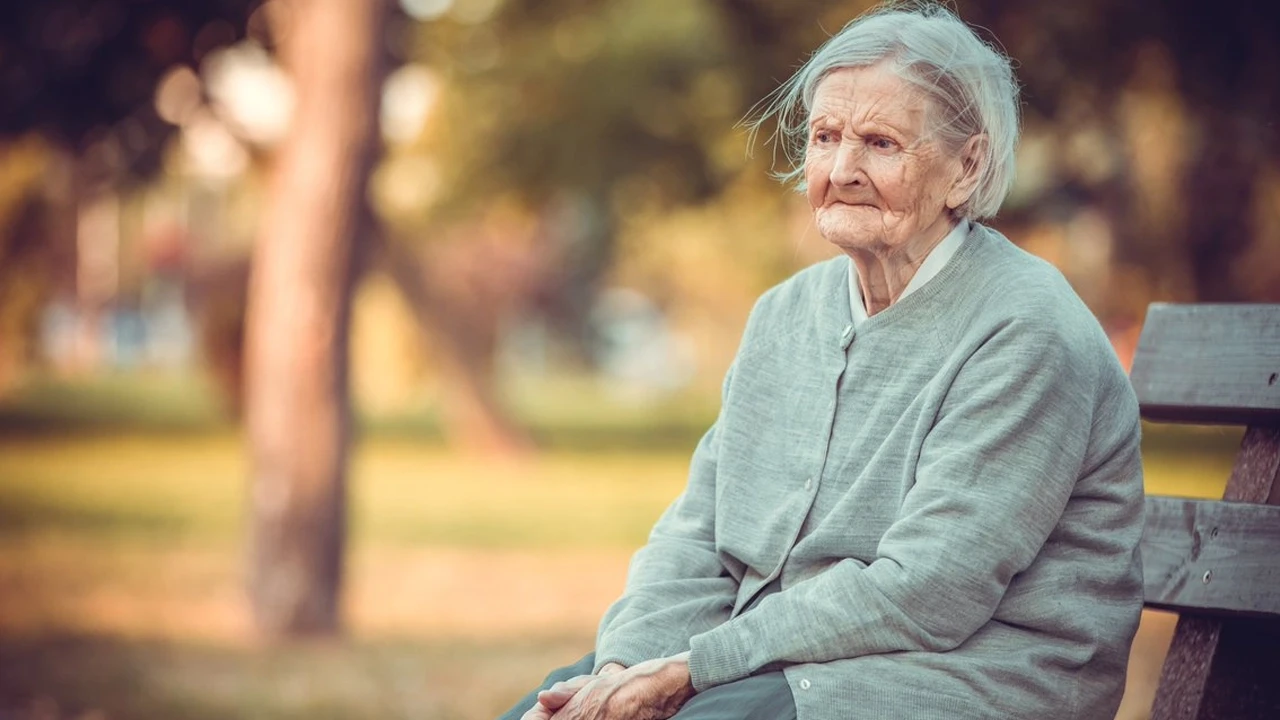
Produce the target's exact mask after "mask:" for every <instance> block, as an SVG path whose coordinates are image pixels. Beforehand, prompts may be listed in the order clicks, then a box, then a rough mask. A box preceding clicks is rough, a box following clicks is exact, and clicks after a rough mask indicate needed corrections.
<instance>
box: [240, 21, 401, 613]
mask: <svg viewBox="0 0 1280 720" xmlns="http://www.w3.org/2000/svg"><path fill="white" fill-rule="evenodd" d="M286 8H287V10H286V15H285V19H286V20H287V23H286V27H284V28H283V32H282V33H281V35H282V37H280V42H281V58H282V62H283V64H284V66H285V68H286V70H287V71H288V72H289V73H290V74H291V75H292V77H293V80H294V88H295V92H296V102H295V105H294V122H293V128H292V131H291V133H290V134H289V136H288V138H287V139H286V140H285V141H284V142H283V144H282V145H281V147H280V149H279V152H278V155H277V156H276V158H275V165H274V166H273V168H272V177H271V184H270V187H269V189H268V192H269V193H270V194H269V198H268V202H267V204H266V209H265V213H264V216H263V219H262V224H261V227H260V230H259V235H258V238H257V242H256V245H255V247H254V252H253V265H252V270H251V277H250V283H249V300H248V314H247V317H246V348H245V350H246V357H245V362H246V377H245V382H246V393H247V395H246V399H245V412H246V421H247V428H248V434H249V446H250V463H251V465H250V472H251V473H252V501H251V503H252V514H253V518H252V523H251V533H252V537H251V559H250V578H249V591H250V597H251V601H252V607H253V618H254V622H255V624H256V626H257V628H258V629H259V631H261V632H262V633H264V634H266V635H267V636H272V637H280V636H292V635H304V634H328V633H333V632H336V631H337V630H338V629H339V597H340V588H341V583H342V574H343V573H342V569H343V559H342V553H343V545H344V540H345V535H346V517H345V504H346V487H345V473H346V461H347V444H348V438H349V434H350V408H349V405H348V387H347V385H348V381H347V375H348V372H347V361H348V360H347V345H348V332H349V327H348V326H349V320H350V316H351V296H352V287H353V284H354V279H355V275H356V264H357V263H356V237H357V233H358V230H359V213H360V208H361V205H362V203H363V199H364V193H365V186H366V183H367V181H368V177H369V172H370V169H371V166H372V164H373V161H374V159H375V156H376V152H377V148H378V140H377V130H378V124H377V112H378V102H379V98H380V95H381V80H382V77H383V71H384V68H383V67H382V66H383V64H384V63H383V60H382V58H383V55H384V53H383V52H382V50H381V43H382V37H381V36H382V33H383V30H384V27H385V21H386V18H387V1H386V0H359V2H352V1H351V0H289V2H288V4H287V6H286Z"/></svg>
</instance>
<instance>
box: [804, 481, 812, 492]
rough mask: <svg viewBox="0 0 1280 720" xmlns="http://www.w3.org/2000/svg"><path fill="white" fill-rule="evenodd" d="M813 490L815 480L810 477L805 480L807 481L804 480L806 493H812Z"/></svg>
mask: <svg viewBox="0 0 1280 720" xmlns="http://www.w3.org/2000/svg"><path fill="white" fill-rule="evenodd" d="M812 489H813V478H811V477H809V478H805V479H804V491H805V492H809V491H810V490H812Z"/></svg>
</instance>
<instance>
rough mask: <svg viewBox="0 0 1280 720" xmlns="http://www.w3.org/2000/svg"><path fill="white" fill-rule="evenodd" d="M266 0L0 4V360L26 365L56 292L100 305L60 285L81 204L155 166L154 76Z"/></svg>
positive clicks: (71, 274) (236, 29)
mask: <svg viewBox="0 0 1280 720" xmlns="http://www.w3.org/2000/svg"><path fill="white" fill-rule="evenodd" d="M261 2H262V0H213V1H210V2H182V3H162V2H132V1H129V0H42V1H41V2H27V3H23V2H7V3H3V4H0V153H2V154H3V158H2V159H0V165H4V166H5V167H4V169H0V173H3V174H4V175H5V181H6V184H7V185H8V187H6V188H5V189H4V191H3V192H4V193H5V194H6V195H7V196H8V199H9V200H12V202H0V287H2V288H5V290H4V291H3V292H2V293H0V303H3V306H4V308H5V310H4V313H3V316H4V319H3V321H0V347H3V348H7V350H6V352H4V353H0V355H6V358H7V359H4V360H0V365H5V364H6V363H7V364H9V365H10V366H12V365H13V364H15V363H18V362H20V361H21V359H15V358H14V357H13V356H14V354H15V352H16V351H15V350H14V349H15V348H24V347H26V346H27V345H28V344H29V343H28V340H29V338H30V337H31V336H32V334H33V333H34V328H35V325H36V314H37V313H38V312H39V311H40V309H41V308H42V307H43V306H44V305H45V304H46V303H47V301H48V300H49V298H50V296H51V295H52V293H53V292H54V291H55V289H61V290H64V291H72V292H76V293H77V294H78V295H79V299H80V302H81V305H82V307H81V311H82V312H83V313H85V314H86V315H93V314H95V313H96V312H97V311H98V310H99V309H100V307H99V306H100V304H101V303H102V302H103V300H104V299H103V298H102V297H100V296H99V294H96V293H92V292H87V291H86V288H82V287H63V288H56V287H55V286H58V285H76V284H77V282H78V279H77V278H78V277H79V276H78V275H77V273H76V272H75V271H74V270H68V269H67V266H71V267H72V268H74V265H75V264H76V263H77V254H78V248H77V237H76V234H77V227H76V223H77V219H78V217H79V215H80V213H81V211H82V210H83V209H85V208H86V207H88V206H90V205H92V204H93V203H94V202H95V201H97V200H98V199H99V198H100V196H103V195H106V194H110V193H113V192H116V191H118V189H119V188H121V187H123V186H128V185H130V184H133V183H135V182H138V181H140V180H144V179H147V178H149V177H151V176H152V174H154V173H155V172H156V171H157V170H158V169H159V167H160V157H161V149H162V148H163V147H164V145H165V141H166V140H167V138H168V137H170V135H171V134H172V131H173V129H174V128H173V127H172V126H171V125H169V124H167V123H165V122H164V121H163V120H161V119H160V118H159V117H158V115H157V114H156V110H155V107H154V104H153V102H152V100H153V96H154V92H155V87H156V83H157V81H158V80H159V79H160V77H161V76H162V75H163V74H164V73H165V72H166V71H167V70H169V69H170V68H171V67H172V66H174V65H175V64H190V65H195V64H197V63H198V62H199V61H200V60H201V58H203V57H204V56H205V55H206V54H208V53H209V52H210V51H212V50H214V49H216V48H218V47H219V46H221V45H225V44H228V43H231V42H234V41H236V40H238V39H239V38H241V37H243V36H244V34H245V29H246V25H247V20H248V19H249V17H250V15H251V14H252V12H253V11H254V9H255V8H256V7H257V6H258V5H260V4H261ZM37 137H38V138H40V139H39V140H37ZM33 167H38V168H40V172H36V173H30V172H27V173H24V172H23V168H28V169H29V168H33ZM23 352H24V353H25V350H24V351H23ZM0 375H3V373H2V372H0ZM0 379H2V378H0ZM2 385H3V383H2V382H0V386H2Z"/></svg>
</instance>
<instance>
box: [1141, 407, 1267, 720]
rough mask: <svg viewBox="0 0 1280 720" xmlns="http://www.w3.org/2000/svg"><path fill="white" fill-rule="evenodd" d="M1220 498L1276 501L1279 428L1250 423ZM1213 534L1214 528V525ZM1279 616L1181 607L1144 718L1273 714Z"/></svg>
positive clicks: (1207, 719)
mask: <svg viewBox="0 0 1280 720" xmlns="http://www.w3.org/2000/svg"><path fill="white" fill-rule="evenodd" d="M1223 497H1224V499H1226V500H1229V501H1235V502H1253V503H1267V504H1268V505H1276V504H1280V428H1275V427H1259V426H1252V427H1250V428H1249V429H1248V430H1247V431H1246V432H1245V434H1244V440H1243V441H1242V443H1241V447H1240V454H1239V455H1238V456H1237V457H1236V464H1235V467H1234V469H1233V470H1232V472H1231V479H1230V480H1228V481H1227V490H1226V493H1224V495H1223ZM1219 533H1221V528H1219ZM1272 638H1280V621H1276V620H1256V619H1251V618H1227V619H1223V618H1218V617H1211V616H1206V615H1198V614H1195V613H1192V612H1187V613H1184V614H1183V615H1182V616H1181V617H1180V618H1179V619H1178V626H1177V629H1176V630H1175V631H1174V634H1173V644H1172V645H1171V646H1170V647H1169V654H1168V656H1167V657H1166V659H1165V663H1164V668H1163V669H1162V670H1161V673H1160V685H1159V687H1158V688H1157V689H1156V701H1155V705H1154V707H1152V709H1151V720H1219V719H1223V720H1225V719H1226V718H1253V719H1255V720H1263V719H1264V718H1265V719H1267V720H1274V718H1277V717H1280V712H1276V710H1277V709H1280V683H1277V682H1276V681H1275V680H1276V678H1275V673H1276V670H1275V668H1277V667H1280V643H1276V642H1272V641H1271V639H1272Z"/></svg>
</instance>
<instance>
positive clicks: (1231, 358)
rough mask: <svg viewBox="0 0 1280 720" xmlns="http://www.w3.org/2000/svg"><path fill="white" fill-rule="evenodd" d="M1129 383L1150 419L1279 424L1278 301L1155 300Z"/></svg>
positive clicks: (1148, 312)
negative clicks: (1180, 302)
mask: <svg viewBox="0 0 1280 720" xmlns="http://www.w3.org/2000/svg"><path fill="white" fill-rule="evenodd" d="M1130 381H1131V382H1132V383H1133V387H1134V390H1135V391H1137V393H1138V401H1139V404H1140V405H1141V406H1142V415H1143V417H1145V418H1147V419H1150V420H1158V421H1166V422H1194V423H1226V424H1235V425H1249V424H1255V423H1261V424H1267V423H1270V424H1275V423H1278V422H1280V305H1245V304H1232V305H1225V304H1224V305H1211V304H1205V305H1172V304H1165V303H1153V304H1152V305H1151V306H1150V308H1149V309H1148V310H1147V319H1146V322H1145V323H1144V324H1143V327H1142V335H1141V337H1140V338H1139V340H1138V349H1137V352H1136V353H1135V355H1134V359H1133V370H1132V372H1131V373H1130Z"/></svg>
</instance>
